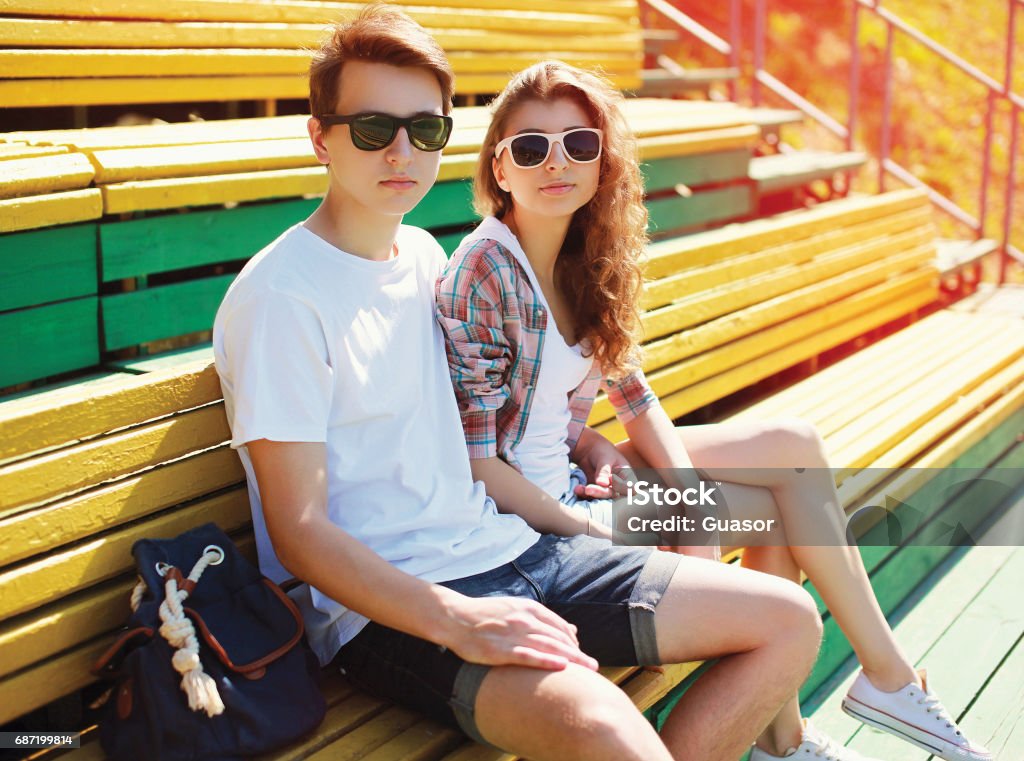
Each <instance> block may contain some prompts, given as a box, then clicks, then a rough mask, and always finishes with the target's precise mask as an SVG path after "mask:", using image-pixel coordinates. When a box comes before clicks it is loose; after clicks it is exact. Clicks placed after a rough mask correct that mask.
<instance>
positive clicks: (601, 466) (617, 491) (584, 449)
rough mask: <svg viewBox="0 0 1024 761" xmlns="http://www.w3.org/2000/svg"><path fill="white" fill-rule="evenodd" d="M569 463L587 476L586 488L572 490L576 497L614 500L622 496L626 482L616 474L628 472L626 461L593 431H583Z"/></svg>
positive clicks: (578, 487)
mask: <svg viewBox="0 0 1024 761" xmlns="http://www.w3.org/2000/svg"><path fill="white" fill-rule="evenodd" d="M573 461H574V462H575V463H576V464H577V465H578V466H579V467H580V469H581V470H582V471H583V472H584V473H585V474H586V476H587V484H586V486H577V487H576V496H577V497H581V498H585V499H614V498H615V497H621V496H623V495H625V493H626V482H625V480H624V479H623V478H622V476H621V475H619V472H620V471H622V470H628V469H629V468H630V464H629V460H627V459H626V458H625V457H623V456H622V453H621V452H619V450H618V449H616V448H615V445H614V444H612V443H611V442H610V441H608V439H606V438H605V437H604V436H602V435H601V434H600V433H598V432H597V431H595V430H594V429H593V428H584V429H583V432H582V433H581V434H580V439H579V441H578V442H577V444H576V449H575V450H574V451H573Z"/></svg>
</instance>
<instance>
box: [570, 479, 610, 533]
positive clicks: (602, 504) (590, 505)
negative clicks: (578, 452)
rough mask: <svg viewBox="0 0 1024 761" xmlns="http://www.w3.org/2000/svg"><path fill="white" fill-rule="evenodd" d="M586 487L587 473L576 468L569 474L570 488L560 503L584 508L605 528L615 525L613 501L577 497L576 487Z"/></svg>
mask: <svg viewBox="0 0 1024 761" xmlns="http://www.w3.org/2000/svg"><path fill="white" fill-rule="evenodd" d="M586 485H587V475H586V473H584V472H583V471H582V470H581V469H580V468H574V469H573V471H572V472H571V473H570V474H569V488H568V489H566V490H565V494H563V495H562V496H561V498H560V499H559V500H558V501H559V502H561V503H563V504H565V505H569V506H570V507H580V508H583V509H584V510H586V511H587V514H588V515H590V517H591V518H592V519H593V520H595V521H597V522H598V523H603V524H604V525H605V526H612V525H614V520H615V519H614V517H613V513H612V500H611V499H587V498H586V497H577V496H576V487H577V486H586Z"/></svg>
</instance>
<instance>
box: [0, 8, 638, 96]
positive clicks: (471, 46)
mask: <svg viewBox="0 0 1024 761" xmlns="http://www.w3.org/2000/svg"><path fill="white" fill-rule="evenodd" d="M456 16H457V19H456V21H454V22H453V25H452V26H450V27H443V28H442V27H433V26H432V27H430V31H431V36H433V37H434V39H436V40H437V41H438V43H440V45H441V47H443V48H444V49H445V50H453V51H456V50H459V51H462V50H481V51H489V50H493V51H501V52H519V51H537V52H542V51H545V50H551V49H554V48H556V47H557V48H558V49H559V50H568V51H588V52H590V51H593V52H635V51H639V50H642V45H643V40H642V39H641V36H640V32H639V30H638V29H637V30H635V31H633V30H629V29H628V28H627V29H626V30H623V28H622V25H621V24H619V25H618V26H617V28H616V29H613V30H609V31H596V32H595V33H594V34H572V32H573V31H574V30H575V28H576V25H575V21H573V20H569V21H568V22H567V23H565V24H561V26H562V27H563V28H562V29H560V30H559V31H558V32H554V31H553V30H552V31H550V32H549V33H551V34H553V35H557V36H552V37H551V38H550V40H549V41H547V42H545V41H544V35H540V34H537V31H538V30H537V27H536V18H529V17H528V16H527V14H512V13H510V14H509V15H508V16H507V17H492V14H485V15H482V16H480V17H473V16H467V17H462V15H461V14H456ZM474 19H476V21H474ZM334 20H337V17H336V16H335V17H332V18H328V19H324V20H323V21H320V22H318V23H313V24H310V23H304V24H276V23H266V24H263V23H249V22H230V23H219V22H211V23H206V22H188V21H185V22H171V23H165V22H156V21H94V20H83V21H76V22H75V23H73V24H69V23H67V22H66V21H62V20H56V19H16V18H0V46H3V47H34V48H39V47H42V48H55V47H67V48H216V47H225V48H309V47H313V48H315V47H316V45H317V44H318V42H319V39H320V36H321V35H322V34H323V31H324V23H327V22H330V21H334ZM545 21H546V20H545ZM474 23H475V24H477V25H478V26H479V27H482V28H472V27H473V25H474ZM488 25H489V26H490V27H491V28H487V27H488ZM556 25H557V24H556ZM549 29H550V27H549ZM509 30H513V31H509ZM637 82H638V83H639V77H637Z"/></svg>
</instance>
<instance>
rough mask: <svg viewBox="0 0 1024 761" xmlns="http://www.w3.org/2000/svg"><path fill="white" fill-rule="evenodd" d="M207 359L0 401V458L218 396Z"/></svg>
mask: <svg viewBox="0 0 1024 761" xmlns="http://www.w3.org/2000/svg"><path fill="white" fill-rule="evenodd" d="M221 398H222V395H221V391H220V380H219V378H218V377H217V371H216V369H215V368H214V366H213V364H212V363H209V362H206V361H202V362H197V363H195V364H192V365H185V366H184V367H178V368H174V369H172V370H166V371H163V372H155V373H152V374H150V375H147V376H139V377H134V378H129V379H127V380H122V379H118V380H111V381H110V382H109V383H104V384H101V385H91V386H81V387H80V386H71V387H68V388H64V389H59V390H56V391H52V392H49V393H44V394H37V395H34V396H30V397H26V398H24V399H18V400H15V401H8V402H3V403H0V426H2V428H3V431H4V435H3V437H0V461H2V460H9V459H13V458H18V457H23V456H25V455H26V454H29V453H31V452H38V451H45V450H47V449H51V448H53V447H55V446H60V445H63V444H67V443H68V442H73V441H77V440H80V439H86V438H89V437H92V436H96V435H97V434H101V433H106V432H108V431H112V430H115V429H117V428H123V427H125V426H130V425H138V424H139V423H140V422H145V421H148V420H153V419H156V418H159V417H164V416H165V415H170V414H173V413H175V412H181V411H182V410H187V409H192V408H193V407H198V406H200V405H203V404H209V403H210V402H215V401H219V400H220V399H221Z"/></svg>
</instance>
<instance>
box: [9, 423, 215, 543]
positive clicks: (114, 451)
mask: <svg viewBox="0 0 1024 761" xmlns="http://www.w3.org/2000/svg"><path fill="white" fill-rule="evenodd" d="M229 438H230V431H229V429H228V424H227V418H226V417H225V414H224V407H223V405H220V404H216V405H210V406H207V407H201V408H199V409H197V410H193V411H190V412H186V413H183V414H181V415H176V416H174V417H171V418H168V419H166V420H160V421H157V422H155V423H149V424H146V425H142V426H139V427H137V428H131V429H129V430H127V431H124V432H122V433H115V434H112V435H110V436H105V437H103V438H98V439H94V440H92V441H87V442H84V443H82V444H78V445H75V446H73V447H70V448H67V449H60V450H57V451H56V452H50V453H47V454H43V455H40V456H38V457H33V458H29V459H26V460H21V461H20V462H16V463H13V464H10V465H5V466H3V467H2V468H0V518H7V517H9V516H11V515H14V514H16V513H21V512H23V510H22V509H16V508H21V507H22V506H25V505H37V504H42V503H44V502H47V501H49V500H52V499H55V498H57V497H63V496H66V495H68V494H73V493H75V492H78V491H81V490H82V489H86V488H89V487H91V486H96V485H97V484H102V483H104V482H105V481H111V480H113V479H115V478H119V477H121V476H126V475H129V474H131V473H135V472H137V471H140V470H142V469H144V468H150V467H153V466H155V465H160V464H163V463H165V462H169V461H170V460H174V459H177V458H179V457H184V456H185V455H188V454H191V453H193V452H197V451H200V450H203V449H208V448H210V447H214V446H217V445H219V444H221V443H223V442H224V441H226V440H227V439H229ZM197 475H198V474H197ZM6 522H7V521H4V523H6ZM32 525H37V524H35V523H34V522H33V524H32Z"/></svg>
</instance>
